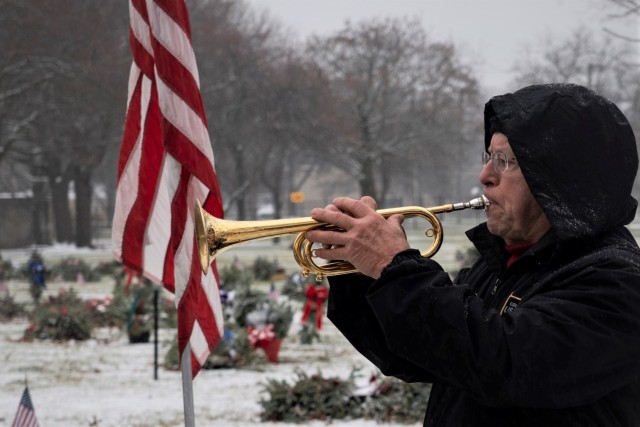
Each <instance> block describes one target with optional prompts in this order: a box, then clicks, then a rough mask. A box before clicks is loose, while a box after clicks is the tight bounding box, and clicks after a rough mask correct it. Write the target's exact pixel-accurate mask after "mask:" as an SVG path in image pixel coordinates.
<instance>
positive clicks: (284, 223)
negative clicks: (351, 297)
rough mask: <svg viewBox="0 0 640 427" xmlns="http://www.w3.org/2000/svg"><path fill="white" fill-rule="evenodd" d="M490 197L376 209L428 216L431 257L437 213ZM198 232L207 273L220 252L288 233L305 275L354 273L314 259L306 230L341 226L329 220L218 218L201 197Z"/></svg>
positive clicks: (436, 242)
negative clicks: (440, 203) (316, 261)
mask: <svg viewBox="0 0 640 427" xmlns="http://www.w3.org/2000/svg"><path fill="white" fill-rule="evenodd" d="M488 206H489V200H488V199H487V198H486V197H485V196H484V195H483V196H481V197H478V198H476V199H472V200H470V201H468V202H464V203H450V204H446V205H441V206H434V207H430V208H423V207H420V206H405V207H399V208H390V209H380V210H378V211H377V212H378V213H379V214H381V215H382V216H384V217H385V218H388V217H389V216H391V215H395V214H401V215H404V217H405V218H412V217H421V218H424V219H425V220H427V221H428V222H429V223H430V224H431V227H430V228H427V230H426V231H425V234H426V236H427V237H429V238H432V239H433V243H432V244H431V246H430V247H429V248H428V249H427V250H426V251H425V252H423V253H422V256H424V257H428V258H430V257H432V256H433V255H435V253H436V252H438V250H439V249H440V246H441V245H442V223H441V222H440V220H439V219H438V217H437V216H436V215H437V214H441V213H448V212H453V211H459V210H463V209H487V207H488ZM195 222H196V224H195V232H196V240H197V244H198V254H199V257H200V266H201V268H202V272H203V273H205V274H206V273H207V271H208V269H209V265H210V264H211V261H213V259H215V257H217V256H218V255H219V254H221V253H222V252H224V251H226V250H227V249H230V248H232V247H234V246H236V245H240V244H242V243H246V242H251V241H254V240H260V239H267V238H273V237H278V236H283V235H287V234H298V235H297V236H296V238H295V240H294V242H293V256H294V258H295V260H296V262H297V263H298V265H300V267H301V268H302V274H303V275H304V276H305V277H306V276H308V275H309V274H310V273H314V274H316V276H317V277H316V278H317V279H318V280H322V278H323V277H324V276H335V275H339V274H348V273H355V272H357V270H356V269H355V267H353V265H351V264H350V263H348V262H345V261H331V262H327V263H326V264H322V265H317V264H316V263H315V262H314V261H313V248H312V246H313V243H312V242H309V241H308V240H306V238H305V232H306V231H309V230H311V229H315V228H322V229H326V230H339V229H338V228H337V227H335V226H332V225H330V224H326V223H322V222H318V221H316V220H314V219H313V218H311V217H303V218H284V219H274V220H266V221H233V220H225V219H220V218H216V217H215V216H213V215H211V214H209V213H208V212H206V211H205V210H204V209H203V208H202V205H201V204H200V201H198V200H196V206H195Z"/></svg>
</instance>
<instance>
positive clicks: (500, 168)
mask: <svg viewBox="0 0 640 427" xmlns="http://www.w3.org/2000/svg"><path fill="white" fill-rule="evenodd" d="M489 160H492V162H491V165H492V166H493V171H494V172H495V173H497V174H499V175H502V174H503V173H505V172H506V171H508V170H509V164H510V162H513V163H511V164H512V165H517V163H516V158H515V157H511V158H509V157H507V155H506V154H504V153H501V152H500V151H496V152H495V153H493V154H489V153H487V152H486V151H485V152H483V153H482V165H483V166H485V165H486V164H487V163H489Z"/></svg>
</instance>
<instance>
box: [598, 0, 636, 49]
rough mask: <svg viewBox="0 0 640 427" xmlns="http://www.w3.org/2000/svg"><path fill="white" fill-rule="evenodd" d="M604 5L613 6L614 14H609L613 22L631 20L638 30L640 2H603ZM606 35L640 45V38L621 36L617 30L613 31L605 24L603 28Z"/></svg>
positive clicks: (628, 0)
mask: <svg viewBox="0 0 640 427" xmlns="http://www.w3.org/2000/svg"><path fill="white" fill-rule="evenodd" d="M603 3H604V4H606V5H609V6H613V8H614V9H615V11H614V12H612V13H610V14H609V18H610V19H612V20H617V21H618V20H631V21H633V24H632V26H633V27H634V28H636V29H637V28H638V24H639V22H638V20H639V18H640V2H639V1H637V0H603ZM603 29H604V31H605V32H606V33H608V34H609V35H611V36H614V37H616V38H619V39H622V40H626V41H630V42H633V43H640V37H638V36H637V34H636V35H635V36H630V35H628V34H621V33H620V32H618V31H616V30H612V29H611V28H610V27H609V26H607V25H606V24H605V27H604V28H603Z"/></svg>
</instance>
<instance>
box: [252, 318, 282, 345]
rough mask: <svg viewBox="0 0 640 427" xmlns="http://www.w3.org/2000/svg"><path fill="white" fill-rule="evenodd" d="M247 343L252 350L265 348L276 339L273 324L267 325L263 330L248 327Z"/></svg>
mask: <svg viewBox="0 0 640 427" xmlns="http://www.w3.org/2000/svg"><path fill="white" fill-rule="evenodd" d="M248 331H249V342H250V343H251V346H252V347H253V348H265V347H266V346H267V345H269V343H270V342H271V341H273V340H274V338H275V337H276V334H275V332H273V324H272V323H269V324H268V325H267V326H265V327H264V328H260V329H256V328H254V327H253V326H249V328H248Z"/></svg>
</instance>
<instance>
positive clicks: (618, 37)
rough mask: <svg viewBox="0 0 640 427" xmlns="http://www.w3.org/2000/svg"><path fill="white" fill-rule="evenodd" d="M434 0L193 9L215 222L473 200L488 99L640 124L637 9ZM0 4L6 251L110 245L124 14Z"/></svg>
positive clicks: (88, 6) (64, 2)
mask: <svg viewBox="0 0 640 427" xmlns="http://www.w3.org/2000/svg"><path fill="white" fill-rule="evenodd" d="M444 3H445V2H438V1H435V0H431V1H421V2H417V1H408V0H407V1H393V2H390V1H382V2H381V1H374V0H370V1H359V0H352V1H347V2H345V1H342V2H338V1H323V2H318V1H304V0H247V1H240V0H234V1H232V0H189V1H187V5H188V7H189V11H190V15H191V29H192V38H193V45H194V49H195V51H196V58H197V61H198V67H199V72H200V81H201V91H202V96H203V99H204V103H205V108H206V112H207V117H208V121H209V123H208V125H209V133H210V136H211V141H212V145H213V152H214V155H215V162H216V172H217V175H218V178H219V181H220V185H221V188H222V193H223V201H224V209H225V215H226V217H227V218H231V219H244V220H248V219H256V218H260V219H267V218H279V217H287V216H306V215H308V212H309V210H310V209H311V208H312V207H315V206H324V205H325V204H326V203H327V202H329V201H330V200H331V199H332V198H334V197H336V196H338V195H349V196H360V195H363V194H368V195H372V196H374V197H375V198H376V199H377V200H378V201H379V206H380V207H391V206H401V205H422V206H432V205H435V204H442V203H445V202H457V201H462V200H467V199H469V198H471V197H475V196H477V195H478V194H479V192H480V188H479V187H478V184H477V174H478V172H479V166H480V153H481V150H482V145H481V142H482V135H483V133H482V108H483V104H484V102H486V100H487V99H488V98H489V97H490V96H492V95H496V94H501V93H505V92H508V91H513V90H516V89H518V88H519V87H521V86H523V85H526V84H531V83H540V82H551V81H555V82H574V83H580V84H583V85H586V86H589V87H591V88H593V89H595V90H598V91H600V92H601V93H603V94H604V95H605V96H607V97H609V98H610V99H612V100H613V101H614V102H616V103H617V104H618V105H619V106H620V108H621V109H622V110H623V112H624V113H625V114H626V115H627V117H628V118H629V120H630V121H631V122H632V124H633V126H634V129H636V132H638V129H640V35H639V34H638V31H639V28H640V25H639V24H640V5H639V4H638V2H637V1H634V0H571V1H569V0H565V1H562V0H560V1H535V2H510V1H506V0H491V1H483V2H472V1H461V0H455V1H451V2H446V3H447V4H448V6H444ZM478 3H481V4H478ZM0 8H1V10H2V14H0V46H2V49H0V249H6V248H20V247H33V246H38V245H51V244H54V243H65V244H71V245H75V246H78V247H96V246H101V245H104V246H108V245H109V237H110V227H111V218H112V215H113V206H114V198H115V186H116V173H117V164H118V153H119V148H120V143H121V138H122V130H123V124H124V117H125V112H126V102H127V84H128V72H129V67H130V64H131V54H130V49H129V40H128V25H129V17H128V13H129V11H128V6H127V2H125V1H114V0H108V1H101V2H97V1H86V0H59V1H56V2H49V1H44V0H32V1H28V2H24V1H18V0H0ZM635 194H636V197H637V196H638V195H640V193H639V191H638V188H636V190H635ZM464 214H466V213H464ZM461 215H463V214H462V213H461ZM468 215H476V214H475V213H473V212H469V213H468ZM461 218H462V216H461Z"/></svg>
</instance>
